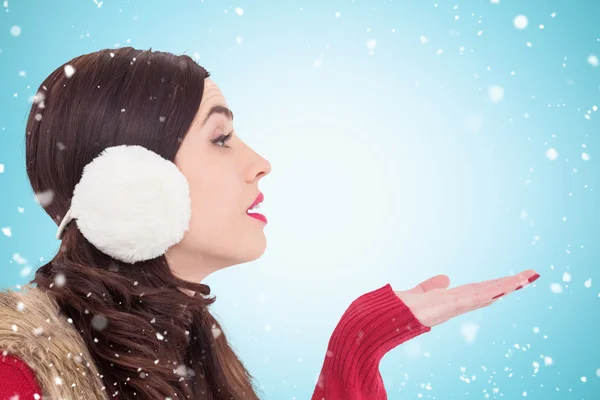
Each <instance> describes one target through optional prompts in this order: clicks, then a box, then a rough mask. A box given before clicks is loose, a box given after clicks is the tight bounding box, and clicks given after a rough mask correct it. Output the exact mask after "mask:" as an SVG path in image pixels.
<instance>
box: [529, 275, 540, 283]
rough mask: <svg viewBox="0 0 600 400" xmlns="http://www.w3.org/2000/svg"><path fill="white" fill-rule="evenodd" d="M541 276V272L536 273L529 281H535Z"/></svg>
mask: <svg viewBox="0 0 600 400" xmlns="http://www.w3.org/2000/svg"><path fill="white" fill-rule="evenodd" d="M539 277H540V274H535V275H534V276H532V277H531V278H529V283H532V282H535V281H536V280H537V278H539Z"/></svg>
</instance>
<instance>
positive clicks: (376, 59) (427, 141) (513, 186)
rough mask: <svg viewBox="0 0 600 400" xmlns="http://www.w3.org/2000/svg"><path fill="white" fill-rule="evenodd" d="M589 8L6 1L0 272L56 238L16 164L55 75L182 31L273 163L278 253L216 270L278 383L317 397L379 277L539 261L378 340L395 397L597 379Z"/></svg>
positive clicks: (232, 321)
mask: <svg viewBox="0 0 600 400" xmlns="http://www.w3.org/2000/svg"><path fill="white" fill-rule="evenodd" d="M238 7H239V8H240V9H241V10H243V12H242V11H241V10H238V11H236V8H238ZM521 14H522V15H525V16H526V17H527V19H528V21H529V23H528V26H527V27H526V28H525V29H517V28H516V27H515V25H514V19H515V17H516V16H517V15H521ZM599 18H600V2H595V1H591V0H588V1H583V0H582V1H575V0H573V1H570V2H567V1H562V2H559V1H557V0H554V1H542V0H540V1H536V2H522V1H516V0H514V1H507V0H501V1H499V2H496V0H494V1H492V2H490V1H489V0H485V1H484V0H481V1H475V0H471V1H466V0H460V1H459V0H455V1H452V2H446V1H440V2H439V3H438V4H434V3H433V2H432V1H417V0H410V1H399V0H396V1H365V0H362V1H359V0H357V1H328V2H321V1H316V0H312V1H283V0H281V1H255V0H253V1H249V0H240V1H237V2H235V3H230V2H228V1H225V2H223V1H217V0H205V1H202V0H194V1H166V0H165V1H155V0H153V1H141V0H130V1H116V0H114V1H113V0H106V1H104V2H103V3H102V4H99V3H97V2H96V1H94V0H89V1H82V0H78V1H75V0H68V1H67V0H60V1H51V2H50V1H32V0H29V1H28V0H20V1H15V0H9V1H8V2H6V1H4V2H3V6H2V12H1V13H0V49H1V50H0V70H1V71H2V73H1V74H0V228H2V231H0V268H1V270H0V271H1V275H0V287H11V286H14V285H19V284H24V283H26V282H27V281H28V280H29V279H31V277H32V276H33V273H34V271H35V269H36V268H37V267H39V266H40V265H41V262H42V261H43V260H44V259H49V258H51V257H52V256H53V255H54V254H55V252H56V251H57V249H58V246H59V242H58V241H56V240H55V239H54V234H55V231H56V226H55V225H54V223H53V222H52V221H51V220H50V218H49V217H48V216H47V215H46V214H45V213H44V211H43V210H42V208H41V207H40V206H39V205H38V204H37V203H36V202H35V201H34V198H33V193H32V191H31V189H30V186H29V183H28V181H27V178H26V174H25V167H24V145H23V143H24V125H25V120H26V114H27V111H28V109H29V107H30V104H31V98H32V96H33V95H34V94H35V92H36V90H37V87H38V85H39V84H40V83H41V81H42V80H43V79H44V78H45V77H46V76H47V75H48V74H49V73H50V72H51V71H53V70H54V69H55V68H56V67H58V66H59V65H60V64H62V63H63V62H65V61H68V60H70V59H71V58H73V57H75V56H77V55H80V54H82V53H88V52H92V51H95V50H98V49H101V48H107V47H122V46H134V47H137V48H150V47H152V48H153V49H156V50H163V51H171V52H174V53H178V54H181V53H186V54H189V55H192V56H193V57H195V58H196V59H197V60H198V62H199V63H200V64H201V65H203V66H204V67H206V68H207V69H208V70H209V71H210V72H211V73H212V77H213V79H214V80H215V81H216V82H217V83H218V84H219V86H220V87H221V89H222V90H223V92H224V94H225V96H226V98H227V100H228V103H229V105H230V106H231V108H232V109H233V110H234V112H235V114H236V129H237V131H238V133H239V134H240V136H241V137H242V138H243V139H244V140H245V141H246V142H247V143H248V144H249V145H250V146H252V147H254V148H255V150H257V151H258V152H259V153H260V154H262V155H263V156H265V157H266V158H267V159H269V161H270V162H271V164H272V165H273V172H272V173H271V175H270V176H269V177H268V178H266V179H264V180H263V181H262V182H261V186H260V188H261V190H262V191H263V192H264V193H265V197H266V200H265V202H264V204H263V205H262V210H263V211H264V213H265V214H266V215H267V217H268V218H269V224H268V225H267V227H266V228H265V232H266V234H267V237H268V248H267V251H266V252H265V255H264V256H263V257H262V258H261V259H259V260H257V261H255V262H253V263H249V264H247V265H242V266H237V267H234V268H231V269H228V270H225V271H221V272H219V273H217V274H214V275H212V276H210V277H209V278H208V279H207V280H206V281H205V282H206V283H208V284H210V286H211V288H212V289H213V292H214V293H215V294H217V298H218V300H217V302H216V304H215V307H214V309H213V310H214V312H215V313H216V315H217V316H218V318H219V320H220V321H222V322H223V324H224V326H225V331H226V333H227V334H228V335H229V337H230V340H231V341H232V343H233V344H234V347H235V348H236V349H237V351H238V353H239V354H240V356H241V358H242V360H244V362H245V363H246V366H247V367H248V368H249V370H250V371H251V373H253V374H254V376H255V377H256V379H257V381H258V382H259V383H260V385H261V387H262V388H263V390H264V393H265V396H264V398H265V399H298V400H300V399H308V398H309V397H310V395H311V393H312V390H313V387H314V384H315V382H316V378H317V376H318V373H319V371H320V369H321V365H322V361H323V358H324V356H325V351H326V346H327V342H328V338H329V336H330V334H331V332H332V330H333V328H334V327H335V325H336V324H337V321H338V319H339V317H340V316H341V315H342V313H343V312H344V310H345V309H346V307H347V306H348V305H349V304H350V302H351V301H352V300H353V299H355V298H356V297H357V296H359V295H360V294H362V293H365V292H366V291H370V290H373V289H376V288H378V287H381V286H383V285H385V284H386V283H391V284H392V286H393V287H394V288H395V289H397V290H401V289H405V288H409V287H411V286H413V285H415V284H417V283H418V282H420V281H421V280H423V279H425V278H427V277H429V276H431V275H434V274H437V273H446V274H448V275H449V276H450V277H451V278H452V280H453V284H464V283H470V282H473V281H479V280H485V279H490V278H495V277H499V276H503V275H506V274H512V273H517V272H519V271H520V270H523V269H528V268H533V269H536V270H537V271H538V272H539V273H540V274H541V278H540V279H539V280H538V281H537V282H536V283H535V284H534V285H532V286H530V287H529V288H527V289H526V290H523V291H519V292H517V293H515V294H513V295H511V296H509V297H507V298H505V299H503V300H501V301H500V302H498V303H496V304H494V305H493V306H491V307H489V308H487V309H484V310H480V311H477V312H473V313H470V314H468V315H463V316H461V317H459V318H456V319H454V320H452V321H449V322H447V323H446V324H444V325H442V326H438V327H435V328H434V329H433V330H432V332H430V333H428V334H426V335H423V336H420V337H418V338H416V339H414V340H412V341H410V342H408V343H406V344H404V345H402V346H399V347H398V348H396V349H394V350H392V351H391V352H390V353H388V354H387V355H386V356H385V358H384V359H383V361H382V364H381V372H382V375H383V377H384V380H385V384H386V387H387V391H388V394H389V398H390V399H417V398H424V399H438V400H442V399H453V398H475V399H486V398H492V399H493V398H504V399H517V398H521V397H527V398H529V399H535V400H542V399H543V400H549V399H585V400H593V399H600V346H599V344H598V341H599V339H600V335H599V333H598V330H599V329H598V327H599V322H598V321H599V319H600V318H599V317H600V308H599V307H598V303H599V302H600V293H599V289H598V287H600V272H599V269H598V261H599V260H600V249H599V248H598V246H597V242H598V237H599V235H600V228H599V226H598V220H599V215H600V214H599V213H598V194H597V193H598V190H596V189H597V187H598V183H599V178H600V171H598V167H597V158H596V157H598V159H600V153H599V152H598V151H597V149H598V147H599V145H600V141H599V138H598V136H599V134H600V132H599V127H600V125H599V124H598V121H600V113H599V112H597V111H596V110H597V107H596V105H599V106H600V68H599V67H598V62H597V60H598V59H597V58H594V57H590V56H592V55H596V56H597V57H600V25H599V24H598V20H599ZM14 26H18V27H19V28H20V34H19V35H18V36H15V35H14V34H15V33H18V32H17V31H18V29H16V28H13V27H14ZM372 41H375V42H372ZM528 42H529V43H530V45H528V44H527V43H528ZM496 86H498V87H500V88H502V89H501V90H499V89H494V87H496ZM498 93H500V94H503V96H502V98H500V99H499V98H498V97H499V96H497V94H498ZM549 149H554V151H555V152H556V153H554V151H553V150H549ZM553 153H554V154H555V155H556V157H552V154H553ZM583 153H585V154H587V155H588V156H586V155H583ZM549 155H550V157H549ZM594 238H596V239H594ZM558 289H560V290H558Z"/></svg>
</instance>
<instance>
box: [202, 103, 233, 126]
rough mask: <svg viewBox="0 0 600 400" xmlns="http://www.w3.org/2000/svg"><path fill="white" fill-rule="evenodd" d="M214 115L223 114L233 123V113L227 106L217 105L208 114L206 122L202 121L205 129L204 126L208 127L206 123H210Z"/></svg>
mask: <svg viewBox="0 0 600 400" xmlns="http://www.w3.org/2000/svg"><path fill="white" fill-rule="evenodd" d="M213 114H221V115H224V116H226V117H227V118H229V119H230V120H231V121H233V112H232V111H231V110H230V109H229V108H227V107H225V106H220V105H216V106H213V107H212V108H211V109H210V111H209V112H208V114H207V115H206V117H205V118H204V121H202V127H204V125H206V122H207V121H208V119H209V118H210V117H211V116H212V115H213Z"/></svg>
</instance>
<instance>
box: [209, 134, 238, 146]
mask: <svg viewBox="0 0 600 400" xmlns="http://www.w3.org/2000/svg"><path fill="white" fill-rule="evenodd" d="M232 135H233V132H229V133H228V134H227V135H225V134H221V135H220V136H219V137H218V138H216V139H213V140H212V142H213V143H214V144H216V145H217V146H219V147H229V146H226V145H225V143H227V141H228V140H229V139H231V136H232Z"/></svg>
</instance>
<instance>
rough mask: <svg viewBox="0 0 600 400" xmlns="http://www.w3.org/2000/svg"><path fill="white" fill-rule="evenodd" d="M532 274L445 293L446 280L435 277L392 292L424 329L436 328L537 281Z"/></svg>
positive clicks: (458, 287) (537, 275) (537, 276)
mask: <svg viewBox="0 0 600 400" xmlns="http://www.w3.org/2000/svg"><path fill="white" fill-rule="evenodd" d="M539 276H540V275H539V274H537V273H536V272H535V271H533V270H526V271H523V272H521V273H519V274H517V275H513V276H507V277H504V278H500V279H492V280H489V281H483V282H479V283H471V284H467V285H462V286H457V287H455V288H451V289H448V287H449V286H450V279H449V278H448V277H447V276H446V275H437V276H434V277H433V278H429V279H427V280H426V281H424V282H422V283H420V284H419V285H417V286H415V287H414V288H412V289H410V290H405V291H395V293H396V295H398V297H400V299H401V300H402V301H403V302H404V303H405V304H406V305H407V306H408V308H409V309H410V310H411V311H412V313H413V314H414V315H415V317H416V318H417V319H418V320H419V321H420V322H421V324H423V325H425V326H429V327H432V326H435V325H439V324H441V323H443V322H445V321H448V320H449V319H452V318H454V317H457V316H459V315H461V314H465V313H467V312H469V311H473V310H476V309H479V308H483V307H486V306H488V305H490V304H492V303H494V302H496V301H497V300H498V299H499V298H500V297H502V296H504V295H506V294H508V293H511V292H514V291H515V290H519V289H521V288H523V287H525V286H526V285H528V284H530V283H532V282H533V281H535V280H536V279H537V278H539Z"/></svg>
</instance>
